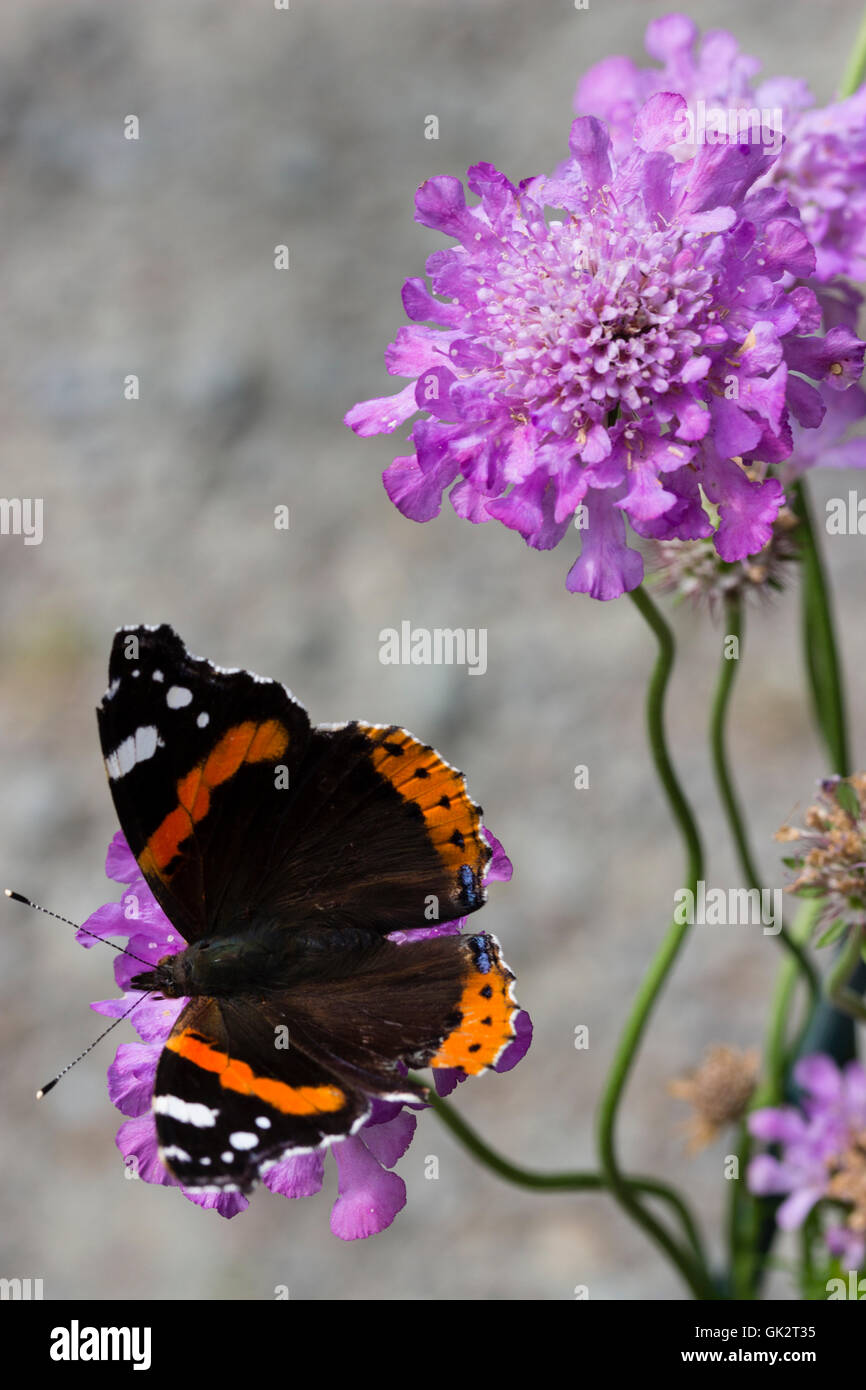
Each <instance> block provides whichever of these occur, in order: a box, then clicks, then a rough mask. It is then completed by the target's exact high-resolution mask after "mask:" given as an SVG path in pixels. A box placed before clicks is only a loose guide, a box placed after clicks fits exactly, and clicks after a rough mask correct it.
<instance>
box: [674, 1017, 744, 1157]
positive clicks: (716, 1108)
mask: <svg viewBox="0 0 866 1390" xmlns="http://www.w3.org/2000/svg"><path fill="white" fill-rule="evenodd" d="M758 1067H759V1056H758V1052H757V1051H756V1050H755V1049H750V1050H749V1051H748V1052H742V1051H741V1050H740V1049H739V1048H736V1047H728V1046H727V1045H726V1044H725V1043H720V1044H718V1045H717V1046H716V1047H711V1048H709V1049H708V1051H707V1054H706V1056H705V1057H704V1060H703V1062H702V1063H701V1065H700V1066H699V1067H697V1068H696V1069H695V1070H694V1071H691V1072H689V1073H687V1074H686V1075H685V1076H679V1077H675V1078H674V1080H673V1081H671V1082H670V1083H669V1086H668V1090H669V1091H670V1093H671V1095H672V1096H675V1097H676V1099H677V1100H684V1101H686V1103H687V1104H688V1105H691V1106H692V1108H693V1110H694V1114H693V1115H692V1116H691V1117H690V1118H689V1119H688V1120H687V1121H686V1122H685V1130H686V1133H687V1135H688V1149H689V1152H690V1153H698V1152H699V1151H700V1150H701V1149H705V1148H706V1147H707V1145H708V1144H711V1143H712V1142H713V1140H714V1139H715V1138H716V1136H717V1135H718V1134H720V1133H721V1131H722V1130H723V1129H726V1128H727V1126H728V1125H732V1124H736V1123H737V1121H738V1120H741V1119H742V1118H743V1115H744V1114H745V1113H746V1107H747V1106H748V1104H749V1101H750V1099H751V1097H752V1093H753V1091H754V1089H755V1086H756V1085H757V1081H758Z"/></svg>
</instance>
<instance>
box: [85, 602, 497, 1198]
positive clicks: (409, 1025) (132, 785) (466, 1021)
mask: <svg viewBox="0 0 866 1390" xmlns="http://www.w3.org/2000/svg"><path fill="white" fill-rule="evenodd" d="M109 681H110V684H109V688H108V690H107V692H106V694H105V696H104V697H103V701H102V704H101V706H100V708H99V710H98V711H97V716H98V720H99V734H100V739H101V742H102V749H103V753H104V756H105V765H106V769H107V771H108V776H109V782H110V786H111V793H112V796H113V798H114V804H115V807H116V808H117V814H118V816H119V818H120V824H121V828H122V830H123V833H124V835H125V836H126V839H127V841H128V843H129V846H130V848H131V850H132V852H133V854H134V855H135V857H136V859H137V860H138V864H139V867H140V869H141V872H142V874H143V875H144V877H145V879H146V880H147V882H148V884H149V886H150V888H151V889H152V891H153V894H154V896H155V897H156V899H157V901H158V902H159V904H160V906H161V907H162V909H163V910H164V912H165V913H166V915H167V916H168V917H169V919H170V920H171V922H172V923H173V924H174V925H175V926H176V927H177V929H178V931H179V932H180V933H181V935H182V936H183V937H184V939H185V941H186V942H187V943H188V944H187V946H186V949H185V950H183V951H182V952H180V953H179V954H178V955H174V956H166V957H164V958H163V959H162V960H161V961H160V962H159V964H158V965H157V966H156V967H155V968H154V969H151V970H147V971H144V972H142V973H141V974H139V975H137V976H135V978H134V979H133V981H132V984H133V987H134V988H136V989H142V990H154V991H156V992H157V993H159V994H162V995H164V996H166V997H168V998H182V997H183V998H187V999H188V1003H187V1004H186V1006H185V1007H184V1009H183V1011H182V1012H181V1014H180V1016H179V1017H178V1019H177V1022H176V1024H175V1026H174V1028H173V1030H172V1032H171V1035H170V1037H169V1038H168V1040H167V1042H166V1045H165V1047H164V1049H163V1052H162V1056H161V1058H160V1062H159V1066H158V1069H157V1075H156V1085H155V1089H154V1097H153V1109H154V1112H155V1115H156V1126H157V1135H158V1139H159V1145H160V1155H161V1158H162V1160H163V1162H164V1163H165V1164H166V1166H167V1167H168V1168H169V1169H170V1171H171V1172H172V1173H173V1174H174V1175H175V1176H176V1177H177V1178H178V1179H179V1180H180V1181H181V1182H182V1183H183V1184H184V1186H186V1187H190V1188H199V1189H201V1188H208V1189H217V1190H221V1191H227V1190H228V1191H230V1190H240V1191H248V1190H249V1188H250V1187H251V1186H252V1184H253V1182H254V1181H255V1179H256V1178H257V1177H259V1176H260V1175H261V1174H262V1172H263V1171H264V1170H266V1169H267V1167H268V1166H269V1165H271V1164H273V1163H274V1162H276V1161H278V1160H279V1159H280V1158H281V1157H284V1156H286V1155H287V1154H289V1153H298V1152H304V1151H309V1150H311V1149H315V1148H318V1147H319V1146H321V1145H323V1144H328V1143H333V1142H334V1141H336V1140H339V1139H342V1138H344V1137H345V1136H346V1135H347V1134H350V1133H352V1132H354V1131H355V1130H356V1129H358V1128H359V1127H360V1125H361V1124H363V1122H364V1120H365V1119H366V1118H367V1117H368V1115H369V1113H370V1109H371V1102H372V1099H373V1098H375V1097H379V1098H383V1099H388V1100H402V1101H407V1102H413V1101H414V1102H417V1101H418V1100H419V1099H423V1095H424V1091H423V1088H421V1087H419V1086H418V1085H416V1084H415V1083H414V1082H410V1081H409V1080H408V1078H407V1076H406V1074H405V1073H406V1067H408V1066H432V1067H453V1068H457V1069H458V1070H461V1071H463V1072H466V1073H473V1074H474V1073H477V1072H480V1071H483V1070H484V1069H485V1068H487V1067H489V1066H491V1065H492V1064H493V1063H494V1062H495V1061H496V1060H497V1058H498V1057H499V1056H500V1055H501V1053H502V1052H503V1050H504V1049H505V1047H506V1046H507V1044H508V1043H509V1042H510V1041H511V1039H512V1038H513V1036H514V1020H515V1015H516V1010H517V1005H516V1003H515V1001H514V999H513V997H512V992H511V987H512V980H513V979H514V976H513V975H512V974H511V971H510V970H509V969H508V967H507V965H506V964H505V962H504V961H503V959H502V957H501V954H500V951H499V946H498V943H497V941H496V939H495V938H494V937H492V936H489V935H487V934H479V935H472V936H469V935H458V934H454V935H440V936H426V937H425V936H424V934H423V933H419V932H417V929H418V928H419V927H422V926H423V925H424V923H425V921H427V922H431V923H432V922H435V921H440V922H443V923H444V922H449V921H453V920H455V919H457V918H460V917H464V916H466V915H467V914H469V913H471V912H476V911H477V910H478V909H479V908H480V907H482V906H483V905H484V901H485V897H486V893H485V888H484V882H483V880H484V871H485V867H486V865H487V862H488V860H489V858H490V854H491V851H490V848H489V846H488V844H487V841H486V839H485V838H484V835H483V833H482V827H481V809H480V807H478V806H476V805H475V803H474V802H473V801H471V800H470V798H469V795H468V793H467V790H466V785H465V782H464V779H463V776H462V774H461V773H460V772H457V771H456V770H455V769H454V768H453V767H451V766H450V765H449V764H448V763H446V762H445V761H444V759H442V758H441V757H440V756H439V754H438V753H436V752H435V751H434V750H433V749H432V748H431V747H430V746H429V745H428V744H423V743H420V742H419V741H418V740H417V739H415V738H413V737H412V735H411V734H409V733H407V732H406V731H405V729H400V728H397V727H396V726H394V725H389V726H383V725H373V724H364V723H361V722H359V721H357V720H353V721H352V722H350V723H347V724H342V725H319V726H317V727H313V726H311V725H310V721H309V719H308V717H307V713H306V711H305V709H304V708H303V706H302V705H300V704H299V703H298V702H297V701H296V700H295V699H294V698H293V696H292V695H291V694H290V693H289V691H288V690H286V688H285V687H284V686H282V685H280V684H279V683H278V682H277V681H273V680H265V679H263V678H262V677H260V676H256V675H253V674H252V673H251V672H249V671H241V670H230V671H227V670H223V669H222V668H221V667H219V666H214V665H212V664H211V663H210V662H209V661H204V660H202V659H201V658H199V657H195V656H192V655H191V654H190V653H189V652H188V651H187V650H186V648H185V647H184V645H183V643H182V642H181V640H180V638H179V637H178V636H177V634H176V633H175V632H174V631H173V630H172V629H171V628H170V627H168V626H167V625H163V626H161V627H155V628H150V627H129V628H121V629H120V630H119V631H118V632H117V634H116V635H115V639H114V644H113V647H112V651H111V659H110V664H109ZM394 933H410V935H409V936H402V935H401V937H400V938H398V939H393V934H394ZM411 933H415V938H414V939H413V936H412V935H411ZM419 936H420V937H421V939H418V937H419ZM286 1040H288V1047H287V1048H286V1047H285V1045H284V1044H285V1042H286Z"/></svg>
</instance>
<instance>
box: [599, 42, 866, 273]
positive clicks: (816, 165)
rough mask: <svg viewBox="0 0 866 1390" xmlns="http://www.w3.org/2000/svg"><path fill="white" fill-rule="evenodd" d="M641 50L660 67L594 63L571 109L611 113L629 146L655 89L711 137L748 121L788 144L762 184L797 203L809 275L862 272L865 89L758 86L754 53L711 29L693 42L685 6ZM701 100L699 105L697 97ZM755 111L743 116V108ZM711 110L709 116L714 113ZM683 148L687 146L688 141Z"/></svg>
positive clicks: (865, 264) (865, 252) (865, 269)
mask: <svg viewBox="0 0 866 1390" xmlns="http://www.w3.org/2000/svg"><path fill="white" fill-rule="evenodd" d="M646 49H647V52H648V53H649V54H650V55H651V57H653V58H655V59H656V60H657V61H658V62H659V63H660V64H661V67H656V68H639V67H637V66H636V65H635V64H634V63H633V62H632V61H631V59H629V58H625V57H611V58H606V59H604V60H603V61H602V62H600V63H597V64H596V65H595V66H594V67H592V68H590V70H589V71H588V72H587V73H586V75H585V76H584V77H583V78H582V79H581V81H580V82H579V84H578V87H577V92H576V94H575V103H574V104H575V110H577V111H578V112H580V113H581V114H590V115H594V116H599V117H601V118H602V119H603V120H606V121H608V123H609V124H610V127H611V135H612V138H613V141H614V145H615V148H616V149H617V151H618V153H619V154H620V155H624V154H626V153H627V152H628V151H629V150H630V148H631V144H632V138H633V137H632V127H633V124H634V121H635V118H636V116H637V113H638V111H639V110H640V108H641V106H642V105H643V104H644V102H646V101H647V100H648V99H649V98H650V97H651V96H653V95H654V94H655V93H657V92H670V91H675V92H679V93H680V94H681V95H682V96H684V97H685V98H686V100H687V102H688V106H689V111H690V113H691V127H690V133H691V132H693V133H694V135H695V136H696V137H699V135H700V133H701V132H703V135H704V136H705V137H707V138H710V139H712V138H714V136H715V133H716V131H717V129H718V126H719V124H720V120H719V114H718V113H721V115H722V116H723V117H724V125H725V126H726V128H728V129H730V128H731V127H732V126H734V125H737V124H740V125H741V127H742V123H744V122H745V121H746V120H747V119H749V120H750V122H754V125H750V129H751V133H752V136H753V138H754V137H759V138H761V139H763V140H766V141H768V142H773V143H774V144H777V145H778V141H779V137H780V136H782V135H783V136H784V146H783V148H782V151H781V155H780V157H779V159H778V160H777V162H776V163H775V164H774V165H773V167H772V169H771V170H770V171H769V173H768V175H767V179H766V181H767V183H769V184H773V185H775V186H777V187H779V188H781V189H783V190H784V192H785V193H787V195H788V197H789V198H790V200H791V202H792V203H793V204H794V206H795V207H796V208H798V209H799V211H800V214H801V216H802V219H803V225H804V227H805V230H806V232H807V234H808V236H809V240H810V241H811V242H812V245H813V246H814V247H815V249H816V252H817V264H816V268H815V275H816V277H817V279H818V280H820V281H822V282H826V281H828V280H831V279H832V278H833V277H834V276H836V275H847V276H850V277H851V278H852V279H854V280H863V279H864V278H866V87H861V89H860V90H859V91H858V92H856V93H855V94H854V95H853V96H851V97H848V98H847V99H846V100H845V101H839V102H834V103H832V104H831V105H829V106H825V107H820V108H819V107H815V104H814V98H813V97H812V94H811V93H810V91H809V89H808V87H807V86H806V84H805V83H804V82H802V81H800V80H799V79H797V78H793V77H778V78H774V79H771V80H770V81H767V82H763V83H761V84H760V85H757V86H756V85H755V82H754V79H755V76H756V74H757V73H758V71H759V69H760V66H761V65H760V63H759V61H758V60H757V59H756V58H752V57H750V56H749V55H747V54H744V53H741V52H740V50H739V45H738V43H737V40H736V39H735V38H734V36H733V35H732V34H728V33H726V32H725V31H724V30H714V31H712V32H711V33H708V34H706V35H705V36H704V38H703V40H702V42H701V43H700V45H698V29H697V26H696V25H695V24H694V23H693V22H692V20H691V19H689V18H688V17H687V16H686V15H683V14H669V15H666V16H664V18H662V19H657V20H654V21H653V22H652V23H651V24H650V25H649V27H648V29H647V32H646ZM701 103H702V105H701ZM748 112H751V113H753V114H752V115H751V117H748V118H747V113H748ZM714 116H715V119H714ZM685 148H686V149H688V148H689V145H688V144H686V145H685Z"/></svg>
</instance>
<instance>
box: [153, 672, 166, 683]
mask: <svg viewBox="0 0 866 1390" xmlns="http://www.w3.org/2000/svg"><path fill="white" fill-rule="evenodd" d="M150 679H151V680H152V681H164V680H165V676H164V675H163V674H162V672H161V671H154V672H153V674H152V676H151V678H150Z"/></svg>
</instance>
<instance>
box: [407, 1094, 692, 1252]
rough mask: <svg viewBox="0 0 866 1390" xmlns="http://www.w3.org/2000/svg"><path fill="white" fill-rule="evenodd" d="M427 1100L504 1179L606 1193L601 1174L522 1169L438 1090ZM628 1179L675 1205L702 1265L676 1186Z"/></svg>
mask: <svg viewBox="0 0 866 1390" xmlns="http://www.w3.org/2000/svg"><path fill="white" fill-rule="evenodd" d="M413 1079H414V1080H416V1081H421V1083H422V1085H423V1084H424V1083H423V1080H422V1078H421V1077H414V1078H413ZM428 1103H429V1105H430V1108H431V1109H432V1110H434V1111H435V1112H436V1114H437V1115H438V1116H439V1119H440V1120H441V1121H442V1123H443V1124H444V1125H445V1126H446V1128H447V1129H450V1130H451V1133H452V1134H453V1135H454V1136H455V1138H457V1139H459V1140H460V1142H461V1144H462V1145H463V1147H464V1148H465V1149H468V1151H469V1152H470V1153H471V1154H473V1155H474V1156H475V1158H477V1159H478V1161H479V1162H480V1163H483V1164H484V1166H485V1167H486V1168H490V1169H491V1170H492V1171H493V1172H494V1173H496V1174H498V1176H499V1177H500V1178H504V1179H505V1181H506V1182H510V1183H514V1184H515V1185H516V1186H517V1187H528V1188H532V1189H533V1190H534V1191H542V1192H603V1191H604V1190H605V1181H604V1178H603V1177H602V1175H601V1174H600V1173H586V1172H571V1173H539V1172H537V1171H535V1170H534V1169H530V1168H521V1167H520V1166H519V1165H518V1164H516V1163H512V1162H511V1160H510V1159H507V1158H503V1156H502V1155H501V1154H498V1153H497V1152H496V1150H495V1149H492V1148H491V1147H490V1145H489V1144H488V1143H486V1142H485V1140H483V1139H482V1138H481V1136H480V1135H479V1134H478V1133H476V1131H475V1130H474V1129H472V1128H471V1126H470V1125H468V1124H467V1123H466V1121H465V1120H464V1119H463V1118H462V1116H460V1115H459V1114H458V1113H457V1111H456V1110H454V1109H452V1107H451V1106H450V1105H449V1104H448V1103H447V1102H446V1101H444V1100H442V1099H441V1097H440V1096H437V1095H436V1093H435V1091H430V1092H429V1095H428ZM628 1181H629V1183H630V1184H631V1186H632V1187H633V1188H634V1189H635V1191H638V1192H643V1193H644V1194H645V1195H646V1196H648V1197H657V1198H659V1200H660V1201H663V1202H667V1203H668V1204H669V1205H670V1206H671V1207H672V1208H673V1210H674V1211H675V1212H676V1214H677V1216H679V1218H680V1220H681V1221H682V1224H683V1230H684V1231H685V1234H686V1238H687V1240H688V1242H689V1244H690V1246H691V1249H692V1253H693V1255H694V1257H695V1259H696V1260H697V1261H698V1262H700V1263H701V1264H703V1263H704V1252H703V1248H702V1246H701V1239H700V1236H699V1234H698V1231H697V1228H696V1226H695V1223H694V1221H693V1220H692V1217H691V1214H690V1212H689V1210H688V1208H687V1207H686V1205H685V1203H684V1202H683V1201H682V1200H681V1198H680V1197H679V1195H678V1194H677V1193H676V1192H675V1191H674V1190H673V1188H670V1187H668V1186H667V1185H666V1184H665V1183H662V1182H657V1181H656V1180H655V1179H654V1178H647V1177H630V1178H629V1179H628Z"/></svg>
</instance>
